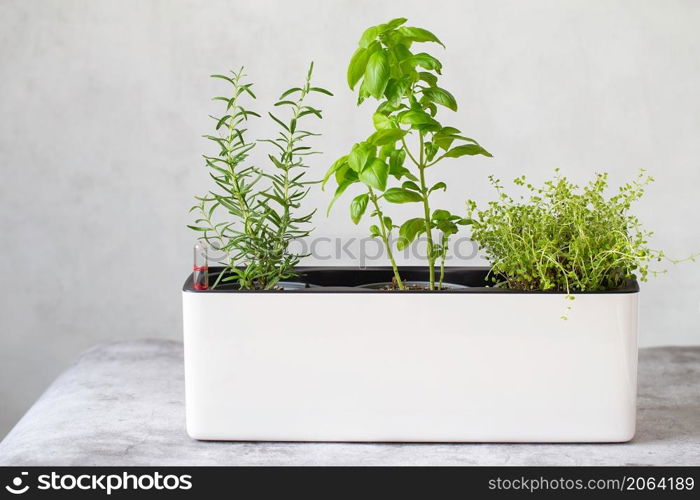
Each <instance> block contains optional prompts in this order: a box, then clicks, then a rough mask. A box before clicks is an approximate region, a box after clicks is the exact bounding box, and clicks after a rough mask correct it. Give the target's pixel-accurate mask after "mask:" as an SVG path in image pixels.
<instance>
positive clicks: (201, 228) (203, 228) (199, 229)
mask: <svg viewBox="0 0 700 500" xmlns="http://www.w3.org/2000/svg"><path fill="white" fill-rule="evenodd" d="M193 208H198V207H193ZM187 227H189V228H190V229H192V230H193V231H202V232H204V231H211V228H209V227H197V226H190V225H189V224H188V225H187Z"/></svg>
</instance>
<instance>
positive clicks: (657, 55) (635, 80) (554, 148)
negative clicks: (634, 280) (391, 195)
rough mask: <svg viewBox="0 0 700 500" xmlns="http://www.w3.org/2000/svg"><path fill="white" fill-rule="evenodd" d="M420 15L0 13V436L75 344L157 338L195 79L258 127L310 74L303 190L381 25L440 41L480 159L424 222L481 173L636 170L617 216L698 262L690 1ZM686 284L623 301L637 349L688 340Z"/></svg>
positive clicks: (168, 302)
mask: <svg viewBox="0 0 700 500" xmlns="http://www.w3.org/2000/svg"><path fill="white" fill-rule="evenodd" d="M422 5H425V2H418V1H382V2H376V1H367V0H364V1H358V0H352V1H350V0H344V1H328V0H325V1H323V0H317V1H312V0H295V1H293V2H291V1H286V2H285V1H277V2H273V1H255V2H237V1H211V0H208V1H203V0H202V1H199V2H194V1H142V0H139V1H125V0H114V1H112V0H110V1H74V0H61V1H39V0H37V1H26V0H17V1H8V0H0V42H1V43H0V75H1V79H0V116H1V117H2V118H1V119H0V168H2V182H0V235H2V236H1V237H2V245H1V246H0V248H1V250H0V256H1V257H2V263H3V265H2V266H0V281H1V283H2V291H0V294H1V296H0V335H1V337H0V435H2V434H3V433H4V432H5V431H6V430H8V429H9V427H10V426H11V425H12V424H13V423H14V422H15V421H16V420H17V418H19V416H20V415H21V414H22V412H23V411H24V410H25V409H26V408H27V407H28V406H29V405H30V404H31V402H32V401H33V400H34V399H35V398H36V397H37V396H38V395H39V394H40V393H41V391H42V390H43V389H44V388H45V387H46V385H47V384H48V383H49V382H50V381H51V380H52V378H53V377H55V376H56V375H57V374H58V373H59V372H60V371H61V370H62V369H63V368H64V367H65V366H66V364H67V363H69V362H70V361H71V360H72V359H73V358H74V357H75V356H76V355H77V354H78V353H79V352H80V351H81V350H83V349H85V348H86V347H88V346H90V345H92V344H94V343H96V342H100V341H104V340H110V339H122V338H137V337H138V338H140V337H163V338H172V339H177V338H179V336H180V302H179V301H180V297H179V289H180V286H181V284H182V281H183V279H184V277H185V276H186V274H187V273H188V268H189V267H190V265H191V262H190V251H191V244H192V234H190V233H189V232H188V231H187V230H186V229H184V225H185V224H186V222H187V221H188V217H187V213H186V209H187V208H188V207H189V205H190V202H191V199H192V198H191V197H192V195H193V194H195V193H199V192H201V191H203V190H205V188H206V187H207V178H206V173H205V171H204V169H202V168H201V161H200V154H201V153H202V152H203V151H204V148H205V147H206V144H205V141H204V140H203V139H201V138H200V135H201V134H203V133H205V132H207V131H209V128H210V121H209V119H208V118H207V114H209V113H211V112H214V111H215V110H216V108H215V107H214V105H213V104H212V103H211V101H210V100H209V97H210V96H211V95H213V94H214V93H215V92H217V91H218V90H219V89H220V88H222V87H221V85H220V83H217V82H215V81H210V79H209V78H208V77H207V75H209V74H210V73H212V72H220V71H225V70H227V69H230V68H237V67H239V66H240V65H243V64H245V65H246V66H247V72H248V74H249V75H250V77H251V79H253V80H254V81H255V82H256V86H257V90H258V97H259V99H258V101H259V102H258V103H257V104H255V105H254V107H255V108H256V109H257V110H259V111H260V110H267V109H269V107H270V102H271V99H273V98H274V97H275V96H276V95H277V94H278V93H279V91H280V90H282V89H284V88H286V87H288V86H290V85H292V84H293V83H296V82H297V81H299V80H300V79H301V78H302V77H303V75H304V71H305V67H306V65H307V64H308V62H309V60H311V59H313V60H315V61H316V67H317V73H316V74H317V82H318V83H319V84H322V85H324V86H326V87H328V88H331V89H333V90H334V91H335V92H336V94H337V96H336V97H335V98H334V99H325V100H319V101H318V103H319V105H320V106H321V107H323V108H324V109H325V113H326V119H325V120H324V122H323V123H322V125H320V127H319V130H320V131H322V132H323V133H324V134H325V137H324V138H323V140H322V143H321V144H322V149H323V150H324V151H325V152H326V155H324V156H323V157H318V158H317V159H316V160H315V163H314V166H313V170H312V173H313V174H315V175H317V176H318V175H321V174H322V172H323V171H324V169H325V168H326V166H327V164H328V162H329V161H331V160H332V159H334V158H335V157H336V156H338V155H340V154H341V153H342V152H344V151H345V150H346V149H347V148H348V147H349V146H350V145H351V144H352V143H353V142H354V141H356V140H358V139H359V138H361V137H363V134H366V133H367V132H369V131H370V128H371V122H370V121H369V119H368V118H369V114H370V107H369V106H367V107H366V108H364V109H362V110H357V109H356V108H355V107H354V98H353V96H352V94H351V92H350V91H349V90H347V88H346V86H345V83H344V79H345V66H346V63H347V61H348V58H349V56H350V54H351V53H352V51H353V49H354V46H355V43H356V39H357V38H358V37H359V35H360V33H361V31H362V30H363V29H364V28H365V27H366V26H368V25H370V24H376V23H379V22H382V21H385V20H387V19H389V18H392V17H396V16H399V15H403V16H406V17H408V18H409V19H410V20H411V21H412V22H413V23H414V24H417V25H420V26H423V27H426V28H428V29H431V30H433V31H434V32H435V33H437V34H439V36H440V37H441V38H442V39H443V41H444V42H445V43H446V44H447V46H448V50H447V51H444V52H443V51H442V50H441V49H440V50H437V49H435V48H431V50H435V51H437V53H438V55H439V57H440V58H441V59H442V60H443V62H444V65H445V77H444V86H445V87H446V88H448V89H450V90H452V91H453V93H454V94H455V95H456V96H457V98H458V101H459V102H460V105H461V107H460V111H459V112H458V113H457V114H456V116H454V117H452V118H451V119H450V122H451V123H454V124H456V125H459V126H460V128H463V130H464V131H465V132H466V133H468V135H471V136H474V137H476V138H477V139H479V140H480V141H481V142H482V143H483V144H484V145H485V146H486V147H487V148H488V149H489V150H491V151H492V152H493V153H494V154H495V155H496V158H494V159H493V160H488V159H468V160H465V161H455V162H453V163H451V164H445V166H444V167H441V168H442V170H441V175H444V177H445V178H446V179H447V181H448V184H449V186H450V191H449V192H448V193H447V194H446V195H444V196H443V198H442V200H441V201H442V203H443V205H444V206H446V207H448V208H453V209H455V210H460V209H461V208H462V207H463V202H464V199H465V198H467V197H475V198H477V199H480V200H486V199H488V198H489V197H490V196H491V192H490V191H489V190H488V189H487V182H486V176H487V175H488V174H490V173H495V174H497V175H498V176H500V177H501V178H504V179H510V178H512V177H515V176H517V175H519V174H521V173H526V174H528V175H529V176H531V177H532V178H533V179H535V180H538V181H539V180H542V179H543V178H544V177H545V176H546V175H549V174H550V173H551V171H552V170H553V169H554V168H555V167H561V168H562V169H563V170H564V171H565V172H566V173H567V174H570V175H571V176H572V177H574V178H575V179H577V180H581V181H583V180H585V179H587V178H588V177H589V176H590V174H591V173H592V172H593V171H601V170H606V171H609V172H611V177H612V180H613V181H616V182H617V181H622V180H626V179H628V178H629V177H631V176H632V175H633V174H634V172H635V171H636V169H638V168H640V167H644V168H647V169H648V170H649V171H650V172H651V173H652V174H653V175H655V176H656V178H657V180H658V182H657V184H656V185H655V186H653V187H652V188H651V189H650V191H649V193H648V196H647V198H646V199H645V200H644V202H643V203H642V204H641V205H640V206H639V208H638V213H639V215H640V216H642V217H643V218H644V219H645V220H646V221H647V223H648V225H649V227H651V228H654V229H655V230H656V233H657V234H656V238H655V240H656V241H655V243H657V244H658V245H659V246H661V247H664V248H666V249H667V250H668V251H669V253H671V254H673V255H684V254H687V253H689V252H691V251H692V250H698V249H700V233H699V231H698V229H697V227H698V226H697V213H698V211H699V210H700V201H699V200H698V197H697V186H698V181H699V180H700V169H699V168H698V167H699V166H700V92H698V89H699V88H700V35H698V29H697V27H698V26H700V3H698V2H694V1H691V0H688V1H665V2H660V1H658V0H649V1H635V0H630V1H615V0H606V1H603V0H600V1H567V2H558V1H530V2H521V1H517V0H513V1H495V2H486V1H483V2H476V1H465V0H454V1H441V2H432V3H431V4H429V5H431V8H430V9H427V10H424V9H422V8H421V6H422ZM253 128H254V131H256V132H258V133H260V134H261V135H264V134H269V133H270V126H269V124H267V123H259V124H256V125H254V126H253ZM327 195H328V193H315V194H314V195H313V198H312V199H310V200H309V201H310V204H312V205H316V204H317V205H319V206H324V207H325V205H326V203H327ZM345 205H346V204H345V203H343V202H341V203H339V205H338V207H339V209H338V210H337V211H336V212H335V213H334V214H332V216H331V217H330V218H325V217H324V216H323V215H322V214H321V215H320V216H319V217H317V219H316V227H317V233H316V234H317V235H319V236H323V235H326V236H342V237H345V238H347V237H350V236H363V235H364V234H365V226H361V227H355V226H353V225H352V223H351V222H350V220H349V218H348V217H347V215H346V211H345ZM400 211H401V210H399V211H398V212H400ZM326 263H327V262H326ZM346 263H351V262H350V261H348V260H347V259H346ZM699 278H700V271H699V268H698V266H693V265H683V266H678V267H676V268H673V269H671V270H670V272H669V273H668V274H667V275H666V276H664V277H662V278H661V279H659V280H657V281H654V282H653V283H649V284H647V285H645V286H644V289H643V290H644V293H643V295H642V306H643V309H642V313H641V318H642V323H641V343H642V344H643V345H660V344H695V343H698V342H699V340H700V337H699V336H698V327H697V322H698V319H700V280H699Z"/></svg>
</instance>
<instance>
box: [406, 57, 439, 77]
mask: <svg viewBox="0 0 700 500" xmlns="http://www.w3.org/2000/svg"><path fill="white" fill-rule="evenodd" d="M406 62H408V63H410V64H412V65H414V66H420V67H421V68H425V69H427V70H430V71H435V72H436V73H437V74H438V75H439V74H440V71H442V63H441V62H440V61H438V60H437V59H435V58H434V57H433V56H431V55H430V54H426V53H425V52H421V53H420V54H415V55H413V56H411V57H409V58H408V59H406Z"/></svg>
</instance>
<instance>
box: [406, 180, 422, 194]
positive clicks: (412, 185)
mask: <svg viewBox="0 0 700 500" xmlns="http://www.w3.org/2000/svg"><path fill="white" fill-rule="evenodd" d="M401 187H402V188H404V189H411V190H413V191H417V192H419V193H420V187H419V186H418V184H416V183H415V182H413V181H406V182H404V183H403V184H401Z"/></svg>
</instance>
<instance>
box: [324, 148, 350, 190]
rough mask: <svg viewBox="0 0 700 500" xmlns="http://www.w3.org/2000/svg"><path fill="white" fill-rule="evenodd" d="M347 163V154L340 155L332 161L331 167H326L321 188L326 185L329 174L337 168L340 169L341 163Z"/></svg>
mask: <svg viewBox="0 0 700 500" xmlns="http://www.w3.org/2000/svg"><path fill="white" fill-rule="evenodd" d="M347 163H348V157H347V155H344V156H341V157H340V158H338V159H337V160H335V161H334V162H333V165H331V168H329V169H328V171H327V172H326V175H324V176H323V182H322V184H321V189H323V188H325V187H326V183H327V182H328V179H330V178H331V175H333V174H334V173H336V172H337V171H338V169H340V168H341V167H342V166H343V165H347Z"/></svg>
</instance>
